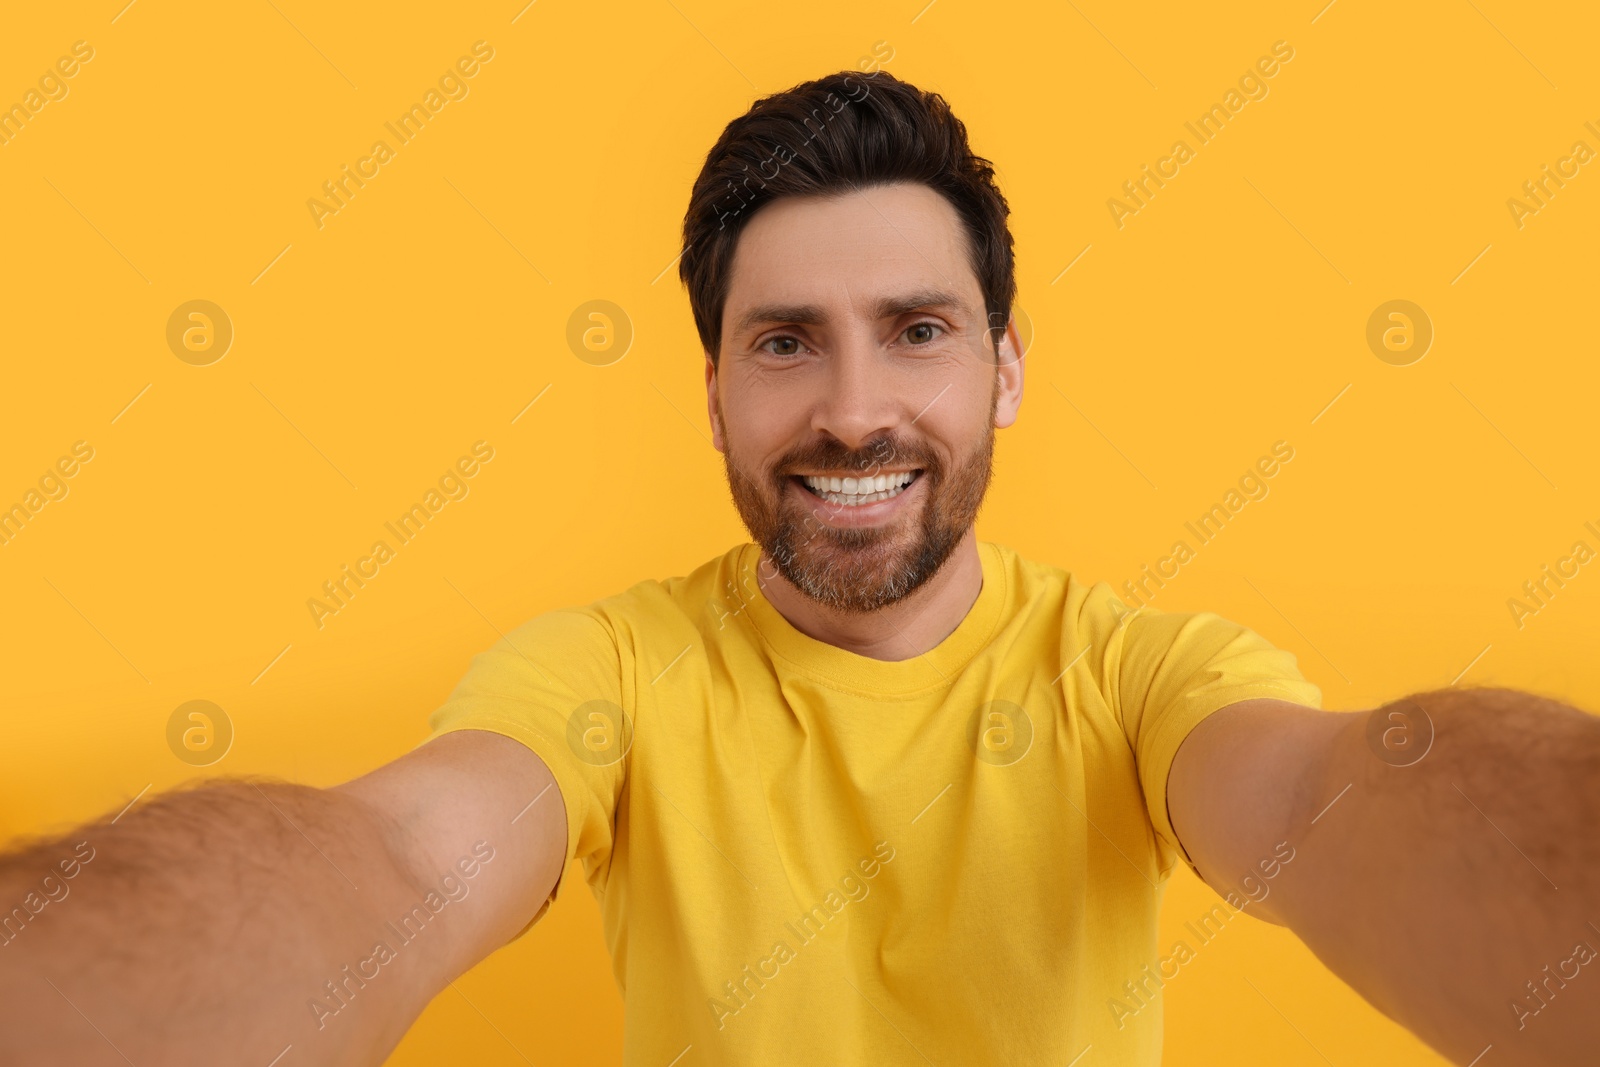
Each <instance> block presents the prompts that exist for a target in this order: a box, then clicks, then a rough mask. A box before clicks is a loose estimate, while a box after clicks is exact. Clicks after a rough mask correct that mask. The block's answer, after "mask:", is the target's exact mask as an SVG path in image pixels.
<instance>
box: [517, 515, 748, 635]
mask: <svg viewBox="0 0 1600 1067" xmlns="http://www.w3.org/2000/svg"><path fill="white" fill-rule="evenodd" d="M754 551H757V549H756V546H755V545H754V544H751V543H745V544H739V545H734V546H733V547H731V548H729V549H728V550H727V551H725V552H723V553H721V554H720V555H717V556H714V557H712V558H711V559H709V560H707V561H705V562H704V563H702V564H700V565H699V566H698V567H695V568H694V569H692V570H690V571H688V572H686V573H683V574H679V575H675V576H673V577H669V578H646V579H643V580H640V581H638V582H635V583H634V584H633V585H631V586H628V587H627V588H625V589H622V590H620V591H618V592H616V593H612V594H610V595H608V596H604V597H601V598H599V599H597V600H594V601H591V602H589V603H587V604H578V605H573V606H568V607H561V608H555V609H553V610H549V611H545V612H543V613H541V614H539V615H535V616H534V617H532V618H530V619H528V620H527V621H526V622H524V623H522V624H521V625H519V626H518V627H516V629H514V630H513V631H512V632H511V633H510V634H509V635H507V636H508V638H509V640H510V641H511V642H512V643H513V644H515V645H517V646H519V647H521V646H524V645H526V644H528V643H530V642H531V643H535V644H537V645H539V646H541V647H544V648H546V649H549V648H550V647H551V645H552V643H554V645H555V646H556V647H559V648H566V647H571V648H573V649H574V650H576V649H577V648H578V647H585V646H586V647H594V646H605V647H608V648H609V649H610V650H611V651H612V655H616V654H617V652H619V651H620V652H623V653H624V654H625V652H626V650H627V649H628V648H630V647H634V646H637V645H640V644H644V643H646V641H647V640H648V642H649V643H651V644H654V643H657V642H658V641H660V640H661V639H662V638H663V637H667V636H677V635H678V634H679V633H681V632H684V631H686V630H696V629H702V628H704V626H705V624H706V623H707V621H708V620H709V622H710V625H711V626H712V627H713V628H714V627H715V624H716V619H717V618H718V614H719V613H725V612H728V611H732V610H736V609H737V608H738V606H739V602H738V599H737V598H738V593H739V590H740V589H741V587H742V585H743V584H748V583H741V581H740V575H741V573H743V572H745V571H748V570H749V569H750V568H751V567H752V566H753V561H752V560H751V559H750V556H749V553H751V552H754Z"/></svg>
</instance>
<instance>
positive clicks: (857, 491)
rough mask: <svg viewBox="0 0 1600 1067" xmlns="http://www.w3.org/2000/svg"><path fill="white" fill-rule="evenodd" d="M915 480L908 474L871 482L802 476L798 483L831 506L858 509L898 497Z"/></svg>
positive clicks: (885, 475)
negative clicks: (801, 483) (860, 506)
mask: <svg viewBox="0 0 1600 1067" xmlns="http://www.w3.org/2000/svg"><path fill="white" fill-rule="evenodd" d="M914 478H915V474H914V473H913V472H911V471H899V472H897V473H895V474H880V475H877V476H876V477H872V478H854V477H850V478H833V477H826V476H820V475H809V474H808V475H805V476H804V477H803V478H802V479H801V480H802V481H804V482H805V484H806V486H807V487H808V488H810V489H811V490H812V491H813V492H815V493H816V494H817V495H818V496H820V497H822V498H823V499H824V500H826V501H828V503H830V504H844V505H846V506H857V505H861V504H872V503H875V502H877V501H879V500H889V499H891V498H893V497H895V496H898V495H899V494H900V492H901V491H902V490H904V489H905V487H906V486H908V485H910V484H911V482H912V480H913V479H914Z"/></svg>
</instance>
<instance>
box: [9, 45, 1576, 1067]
mask: <svg viewBox="0 0 1600 1067" xmlns="http://www.w3.org/2000/svg"><path fill="white" fill-rule="evenodd" d="M1007 214H1008V211H1007V207H1006V203H1005V200H1004V199H1003V197H1002V196H1001V194H1000V192H999V190H998V189H997V188H996V187H995V184H994V181H993V172H992V169H991V167H990V166H989V164H988V163H987V162H986V161H985V160H983V159H981V158H979V157H977V156H975V155H974V154H973V153H972V151H971V150H970V148H969V146H968V143H967V138H966V132H965V129H964V128H963V126H962V124H961V123H960V122H959V121H958V120H957V119H956V118H955V117H954V116H953V115H952V114H951V112H950V110H949V108H948V107H947V105H946V104H945V102H944V101H943V100H942V99H941V98H940V97H938V96H937V95H934V94H930V93H924V92H922V91H920V90H918V89H916V88H915V87H913V86H910V85H908V84H906V83H903V82H901V81H898V80H896V79H895V78H893V77H892V76H890V75H887V74H882V73H880V74H877V75H874V76H871V77H864V76H851V75H848V74H839V75H833V76H830V77H827V78H823V79H820V80H818V81H814V82H810V83H807V84H804V85H801V86H797V87H795V88H794V89H792V90H789V91H788V92H785V93H780V94H777V95H775V96H772V97H768V98H765V99H763V100H760V101H758V102H757V103H756V104H755V105H754V106H753V107H752V108H751V110H750V112H749V113H748V114H746V115H744V116H741V117H740V118H738V119H736V120H735V121H734V122H732V123H731V124H730V125H729V126H728V127H727V129H726V130H725V132H724V133H723V135H722V137H721V138H720V139H719V141H718V142H717V144H716V145H715V146H714V147H713V148H712V149H711V152H710V154H709V156H708V157H707V159H706V162H705V166H704V168H703V170H702V172H701V174H700V176H699V178H698V180H697V181H696V183H695V187H694V191H693V194H692V197H691V203H690V208H689V213H688V217H687V219H686V221H685V226H684V237H685V252H684V255H683V257H682V261H681V274H682V277H683V280H684V282H685V284H686V286H687V288H688V291H689V298H690V302H691V306H692V308H693V311H694V317H695V322H696V326H697V329H698V332H699V335H700V342H701V346H702V348H703V349H704V352H705V383H706V398H707V413H708V416H709V419H710V422H711V426H712V429H713V435H714V436H713V442H714V444H715V446H716V448H717V449H718V450H719V451H720V452H721V453H722V454H723V458H724V461H725V464H726V468H727V475H728V484H729V487H730V489H731V491H732V495H733V500H734V503H735V505H736V507H737V508H738V511H739V514H740V516H741V517H742V518H743V520H744V522H745V524H746V525H747V526H748V527H749V530H750V533H751V536H752V538H753V540H752V541H751V542H750V543H746V544H741V545H736V546H734V547H732V548H731V549H729V550H728V551H726V552H725V553H723V554H722V555H720V556H717V557H716V558H714V559H712V560H711V561H709V562H707V563H705V564H704V565H703V566H700V567H699V568H697V569H695V570H693V571H692V572H691V573H689V574H687V575H686V576H684V577H679V578H673V579H669V580H664V581H643V582H639V583H638V584H635V585H633V586H632V587H631V588H629V589H627V590H626V591H624V592H622V593H619V594H617V595H614V596H611V597H608V598H606V599H603V600H600V601H598V602H596V603H593V604H590V605H587V606H583V607H576V608H572V609H570V610H565V611H556V612H551V613H549V614H546V615H541V616H539V617H538V618H535V619H533V620H532V621H530V622H528V623H526V624H524V625H523V626H521V627H519V628H518V629H517V630H515V631H514V632H512V633H511V634H509V635H508V636H507V637H506V638H505V639H504V640H502V641H501V642H499V643H498V644H497V645H495V646H494V647H493V648H491V649H489V650H488V651H486V652H484V653H482V654H481V655H480V656H478V657H477V658H476V659H475V660H474V662H473V664H472V666H471V668H470V669H469V670H468V672H467V674H466V676H465V677H464V678H463V679H462V681H461V682H460V684H459V685H458V686H457V687H456V689H455V691H454V692H453V693H452V694H451V695H450V697H449V699H448V701H447V702H446V703H445V705H444V706H443V707H441V708H440V709H439V710H438V711H437V712H436V713H435V714H434V716H433V719H432V730H433V736H432V737H431V738H430V739H429V740H427V741H426V742H425V743H423V744H421V745H420V746H419V747H418V748H417V749H416V750H414V751H413V752H412V753H410V754H408V755H406V756H405V757H403V758H401V759H399V760H397V761H395V762H393V763H391V764H389V765H387V766H384V767H381V768H379V769H377V770H375V771H373V772H372V773H370V774H368V775H366V776H364V777H362V778H359V779H357V780H355V781H353V782H350V783H347V784H345V785H343V786H340V787H337V788H334V789H328V790H319V789H311V788H308V787H300V786H292V785H286V784H269V783H237V782H232V783H230V782H214V783H211V784H209V785H207V786H206V787H204V788H202V789H198V790H194V791H190V792H183V793H173V794H168V795H165V796H161V797H157V798H155V799H152V800H149V801H146V802H144V803H142V804H140V805H138V806H136V807H134V808H133V809H132V810H131V811H129V812H127V813H126V814H125V815H122V816H121V817H120V820H119V821H118V825H117V826H115V827H114V828H112V827H111V826H110V825H109V821H103V822H102V823H98V824H93V825H90V826H87V827H84V828H81V829H80V830H79V831H77V832H76V833H74V834H72V835H68V836H66V837H64V838H60V839H58V840H55V841H48V842H41V843H38V844H36V845H33V846H31V847H30V848H29V849H28V850H26V851H24V852H19V853H15V854H13V855H12V856H10V857H8V858H7V859H6V860H5V861H4V862H3V864H0V891H3V892H4V893H5V894H6V895H5V897H4V898H3V900H4V902H6V903H9V902H10V901H11V900H13V899H15V900H18V901H22V902H23V903H22V905H20V906H19V908H18V909H17V910H16V911H14V912H13V916H14V919H13V920H7V925H6V928H5V934H4V938H5V944H4V946H3V947H0V1020H4V1021H5V1022H6V1024H7V1025H4V1026H0V1052H3V1053H4V1055H0V1058H3V1059H5V1061H6V1062H26V1063H45V1062H72V1063H79V1064H88V1063H100V1062H103V1063H118V1062H124V1059H125V1058H126V1059H128V1060H131V1062H153V1061H158V1060H159V1061H160V1062H165V1063H202V1062H204V1063H215V1062H220V1061H226V1062H230V1063H250V1064H265V1063H268V1062H269V1061H271V1062H277V1061H273V1060H272V1057H273V1056H275V1055H277V1056H282V1057H287V1056H291V1055H292V1056H293V1059H285V1060H284V1062H285V1063H325V1064H334V1063H339V1064H348V1063H377V1062H379V1061H380V1060H381V1058H382V1056H383V1055H384V1054H385V1053H386V1052H387V1050H388V1049H390V1048H392V1047H393V1045H394V1044H395V1042H397V1041H398V1040H399V1038H400V1036H401V1035H402V1034H403V1033H404V1031H405V1029H406V1027H407V1026H409V1025H410V1022H411V1020H413V1019H414V1018H415V1017H416V1015H417V1014H418V1013H419V1012H420V1011H421V1010H422V1009H423V1007H424V1006H426V1004H427V1003H428V1001H429V999H430V998H432V997H433V996H434V995H436V994H437V993H438V992H440V991H441V990H442V989H443V988H445V986H446V985H447V983H448V982H449V981H450V980H451V979H453V978H454V977H455V976H457V975H459V974H460V973H461V972H462V971H464V970H466V969H467V968H468V967H470V966H472V965H473V964H474V963H476V962H477V961H478V960H480V959H482V958H483V957H484V956H486V955H488V954H489V953H490V952H492V951H494V950H495V949H496V948H498V947H499V946H501V945H503V944H505V943H506V942H508V941H509V940H511V939H513V938H515V937H517V936H519V935H520V934H523V933H526V932H527V931H528V930H530V929H531V928H532V927H533V926H534V924H535V923H536V922H537V921H538V919H539V918H540V917H541V916H542V915H543V914H544V913H545V911H546V910H547V909H548V907H549V906H550V904H551V902H553V901H554V900H555V898H556V896H557V893H558V891H559V890H560V883H561V877H562V871H563V867H564V864H565V863H566V862H568V861H577V862H578V863H579V864H580V865H581V869H582V871H583V876H584V877H585V879H586V881H587V883H588V885H589V887H590V889H591V890H592V891H593V893H594V894H595V896H596V898H597V899H598V900H599V902H600V905H601V910H602V914H603V918H604V926H605V936H606V944H607V947H608V949H609V950H610V953H611V956H612V960H613V964H614V970H615V974H616V979H617V982H618V984H619V986H620V987H621V989H622V991H623V994H624V998H625V1003H626V1016H625V1036H624V1050H625V1051H624V1058H625V1061H626V1063H627V1064H629V1065H630V1067H631V1065H640V1067H645V1065H648V1067H664V1065H668V1064H682V1065H685V1067H687V1065H691V1064H756V1063H765V1064H813V1063H828V1064H889V1063H893V1064H912V1063H919V1064H920V1063H934V1064H962V1065H966V1064H986V1063H1005V1064H1057V1065H1065V1064H1073V1065H1082V1067H1096V1065H1126V1067H1136V1065H1137V1067H1143V1065H1154V1064H1157V1063H1159V1062H1160V1057H1161V1031H1162V1022H1161V1019H1162V1015H1161V997H1160V992H1161V986H1162V984H1163V982H1164V981H1165V980H1168V979H1170V978H1172V977H1173V975H1174V974H1175V973H1176V971H1177V968H1180V967H1182V966H1183V965H1185V964H1186V963H1187V962H1188V961H1189V959H1191V958H1192V956H1193V954H1194V953H1195V952H1196V951H1197V950H1198V949H1199V947H1200V944H1201V942H1200V941H1196V943H1194V944H1189V943H1186V942H1184V941H1180V942H1179V943H1178V944H1177V945H1167V944H1160V943H1158V941H1157V932H1158V928H1157V918H1158V913H1159V908H1160V902H1161V894H1162V889H1163V886H1164V884H1165V882H1166V880H1167V878H1168V877H1169V875H1170V874H1171V873H1172V871H1173V870H1174V869H1175V868H1176V866H1177V864H1178V863H1179V862H1182V863H1184V864H1186V865H1187V866H1189V867H1190V869H1192V870H1194V871H1195V872H1196V873H1197V874H1198V875H1200V877H1202V878H1203V879H1204V880H1205V881H1206V882H1208V883H1209V884H1210V885H1211V886H1213V887H1215V888H1216V889H1217V891H1218V892H1219V893H1222V894H1224V895H1225V896H1226V898H1227V900H1228V901H1229V903H1230V904H1231V905H1232V906H1233V907H1234V908H1236V909H1245V910H1248V911H1249V912H1250V913H1252V914H1254V915H1257V916H1258V917H1260V918H1262V919H1265V920H1267V921H1270V922H1275V923H1281V924H1284V925H1287V926H1288V927H1289V928H1291V929H1292V930H1293V931H1294V932H1295V933H1296V934H1298V935H1299V936H1300V937H1302V938H1303V939H1304V940H1305V941H1306V942H1307V944H1309V945H1310V946H1311V948H1312V949H1313V950H1314V951H1315V952H1317V953H1318V955H1319V956H1320V957H1321V958H1322V959H1323V960H1325V961H1326V962H1327V963H1328V965H1329V966H1330V967H1332V968H1333V969H1334V970H1335V971H1336V972H1337V973H1338V974H1340V975H1341V976H1342V977H1343V978H1345V979H1346V980H1347V981H1349V982H1350V983H1351V984H1352V985H1354V986H1355V988H1356V989H1357V990H1358V991H1359V992H1361V994H1362V995H1364V996H1365V997H1367V998H1368V999H1369V1000H1370V1001H1371V1002H1372V1003H1373V1004H1375V1005H1376V1006H1377V1007H1378V1008H1380V1009H1381V1010H1383V1011H1384V1012H1386V1013H1388V1014H1389V1015H1390V1016H1392V1017H1393V1018H1395V1019H1397V1020H1398V1021H1399V1022H1401V1023H1402V1024H1404V1025H1405V1026H1407V1027H1409V1028H1411V1029H1412V1030H1414V1031H1415V1032H1416V1033H1417V1034H1419V1035H1420V1036H1421V1037H1422V1038H1423V1039H1424V1040H1426V1041H1427V1042H1428V1043H1429V1044H1431V1045H1432V1046H1433V1047H1435V1048H1436V1049H1438V1050H1439V1051H1440V1052H1441V1053H1443V1054H1444V1055H1445V1056H1447V1057H1449V1058H1450V1059H1451V1060H1453V1061H1454V1062H1457V1063H1461V1064H1466V1063H1475V1062H1479V1061H1480V1060H1481V1061H1482V1062H1483V1063H1485V1064H1511V1063H1539V1064H1543V1063H1577V1062H1588V1061H1589V1059H1590V1058H1591V1057H1592V1055H1593V1049H1594V1047H1595V1042H1596V1041H1597V1040H1600V1024H1597V1022H1596V1020H1597V1019H1600V1012H1597V1011H1596V1010H1595V1005H1596V1003H1597V999H1600V978H1596V977H1591V976H1589V975H1588V973H1587V969H1586V964H1588V962H1589V961H1590V960H1591V959H1593V958H1594V956H1595V948H1596V946H1600V928H1597V927H1596V926H1595V925H1593V923H1592V922H1591V919H1593V920H1600V903H1597V902H1600V892H1597V891H1600V877H1597V870H1600V862H1597V856H1596V852H1597V846H1596V838H1595V834H1594V827H1595V825H1596V822H1597V819H1600V793H1597V786H1596V781H1597V778H1596V776H1595V772H1596V771H1597V770H1600V738H1597V728H1596V722H1595V720H1594V719H1592V718H1590V717H1589V716H1588V715H1586V714H1585V713H1583V712H1581V711H1578V710H1577V709H1574V708H1570V707H1567V706H1565V705H1561V704H1558V703H1556V702H1554V701H1549V700H1544V699H1542V698H1539V697H1534V696H1530V695H1526V694H1520V693H1514V692H1510V691H1506V690H1479V691H1456V690H1447V691H1443V692H1438V693H1428V694H1420V695H1417V696H1415V697H1411V698H1406V699H1402V700H1399V701H1396V702H1393V703H1391V704H1387V705H1384V706H1383V707H1382V708H1379V709H1376V710H1373V711H1369V712H1343V713H1335V712H1326V711H1322V710H1320V709H1319V707H1318V705H1319V703H1320V693H1319V692H1318V690H1317V688H1316V687H1315V686H1314V685H1312V684H1311V683H1310V682H1308V681H1307V680H1306V679H1305V678H1304V677H1302V675H1301V674H1300V672H1299V671H1298V669H1297V667H1296V664H1295V660H1294V657H1293V656H1292V655H1290V654H1289V653H1287V652H1284V651H1282V650H1279V649H1276V648H1274V647H1272V646H1271V645H1270V644H1268V643H1267V642H1266V641H1265V640H1263V639H1262V638H1261V637H1259V636H1257V635H1256V634H1255V633H1253V632H1252V631H1251V630H1249V629H1247V628H1246V627H1244V626H1241V625H1239V624H1236V623H1233V622H1229V621H1227V620H1225V619H1222V618H1220V617H1218V616H1216V615H1214V614H1210V613H1194V614H1170V613H1162V612H1157V611H1154V610H1150V609H1140V610H1132V609H1130V608H1128V607H1127V606H1126V605H1124V604H1123V603H1122V602H1121V601H1120V600H1118V599H1117V597H1116V596H1115V594H1113V593H1112V591H1111V590H1110V589H1109V587H1108V586H1106V585H1105V584H1103V583H1086V582H1084V581H1083V580H1081V579H1079V578H1078V577H1077V576H1076V575H1074V574H1073V573H1072V572H1069V571H1066V570H1062V569H1059V568H1057V567H1055V566H1051V565H1048V564H1045V563H1038V562H1033V561H1029V560H1026V559H1023V558H1021V557H1020V556H1019V555H1018V554H1017V553H1016V552H1014V551H1012V550H1010V549H1008V548H1006V547H1004V546H1002V545H998V544H994V543H988V542H983V541H979V540H978V539H977V536H976V534H975V531H974V520H975V518H976V515H977V513H978V509H979V505H980V504H981V502H982V500H983V498H984V495H985V491H986V489H987V487H988V484H989V480H990V473H991V461H992V456H993V450H994V436H995V431H996V430H998V429H1001V428H1004V427H1006V426H1009V425H1011V424H1012V422H1013V421H1014V420H1015V419H1016V418H1017V415H1018V411H1019V408H1020V405H1021V401H1022V394H1023V378H1024V374H1023V369H1024V363H1025V360H1024V355H1025V353H1024V352H1023V351H1022V347H1021V339H1020V337H1019V334H1018V331H1017V328H1016V325H1015V322H1014V321H1013V320H1012V317H1011V305H1012V301H1013V297H1014V295H1015V280H1014V276H1013V262H1012V251H1011V249H1012V241H1011V236H1010V233H1009V231H1008V229H1007V226H1006V217H1007ZM1220 372H1221V371H1219V373H1220ZM80 841H81V842H88V843H90V845H91V846H92V847H93V849H94V850H95V852H94V857H95V858H94V863H93V865H92V867H89V866H83V867H82V868H81V869H80V868H75V869H74V870H73V873H72V874H70V875H69V874H67V873H66V871H67V866H66V864H67V863H69V862H70V857H71V855H72V852H71V849H72V847H73V845H74V843H75V842H80ZM58 860H59V861H60V863H61V864H62V865H61V867H60V871H61V876H62V877H67V878H74V879H75V881H74V883H73V888H72V896H71V900H70V902H66V903H62V904H59V905H57V906H55V907H52V908H50V910H49V911H44V905H43V904H41V905H40V906H39V909H38V910H34V909H33V907H32V905H31V904H29V903H27V902H28V901H29V900H31V899H32V898H33V896H37V894H36V893H33V892H32V887H33V886H34V885H35V884H36V883H37V882H38V876H39V872H40V871H41V870H48V869H50V866H51V864H52V863H55V862H57V861H58ZM52 877H55V875H52ZM58 880H59V879H58ZM357 887H359V888H357ZM1558 887H1559V888H1558ZM62 899H63V900H65V898H64V897H63V898H62ZM446 904H449V907H446ZM1234 914H1236V912H1233V911H1230V910H1229V909H1228V908H1224V907H1222V906H1221V905H1219V906H1218V907H1217V908H1215V909H1213V913H1212V915H1211V916H1208V917H1207V919H1206V920H1202V926H1205V927H1207V928H1208V929H1214V928H1216V927H1217V926H1218V925H1220V924H1221V923H1223V922H1227V921H1230V920H1231V918H1232V916H1233V915H1234ZM108 946H115V947H114V950H108ZM548 963H549V966H550V967H551V968H553V969H558V968H560V967H561V965H562V964H561V961H559V960H556V959H551V960H549V961H548ZM1195 980H1196V981H1200V980H1202V979H1200V978H1198V977H1197V978H1196V979H1195ZM530 1051H531V1052H533V1053H534V1055H535V1056H537V1055H538V1050H530ZM1486 1056H1487V1057H1492V1059H1486V1058H1485V1057H1486Z"/></svg>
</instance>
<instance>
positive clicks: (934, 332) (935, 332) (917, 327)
mask: <svg viewBox="0 0 1600 1067" xmlns="http://www.w3.org/2000/svg"><path fill="white" fill-rule="evenodd" d="M943 332H944V327H943V326H940V325H939V324H938V323H935V322H918V323H914V324H913V325H911V326H908V327H906V331H905V333H903V334H901V336H902V337H904V338H906V340H908V341H910V342H911V343H912V344H913V345H916V346H918V347H920V346H922V345H926V344H931V343H933V341H935V340H936V339H937V338H938V336H939V334H941V333H943Z"/></svg>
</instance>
